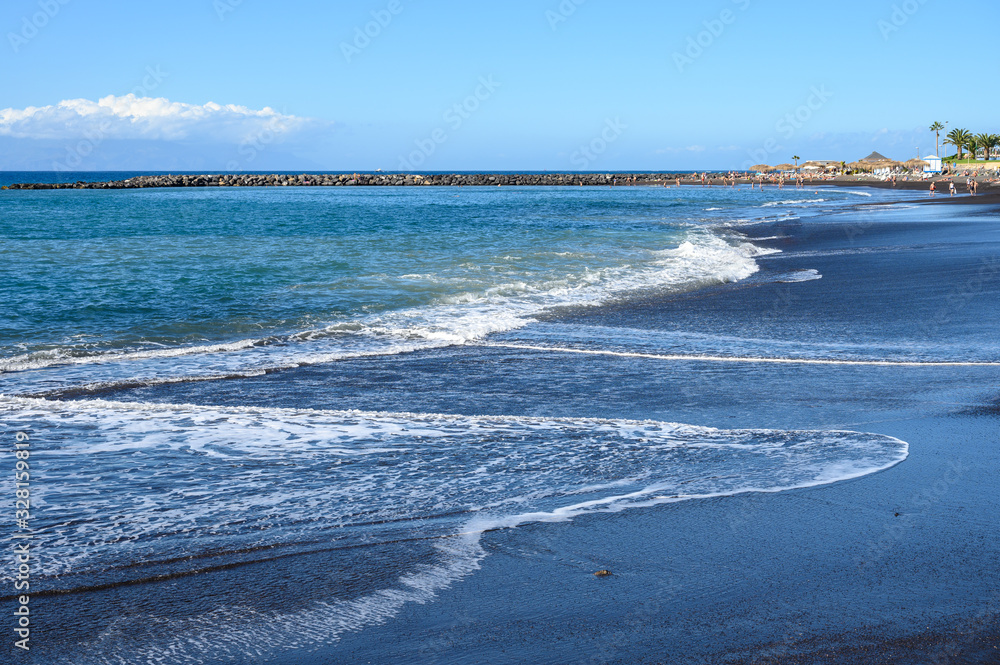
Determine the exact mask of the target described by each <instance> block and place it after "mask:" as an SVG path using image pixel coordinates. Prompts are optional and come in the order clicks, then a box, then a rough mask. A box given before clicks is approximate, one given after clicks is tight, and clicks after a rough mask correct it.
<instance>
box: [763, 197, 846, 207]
mask: <svg viewBox="0 0 1000 665" xmlns="http://www.w3.org/2000/svg"><path fill="white" fill-rule="evenodd" d="M829 200H830V199H792V200H790V201H771V202H770V203H765V204H763V205H762V206H761V207H762V208H775V207H777V206H793V205H802V204H803V203H825V202H826V201H829Z"/></svg>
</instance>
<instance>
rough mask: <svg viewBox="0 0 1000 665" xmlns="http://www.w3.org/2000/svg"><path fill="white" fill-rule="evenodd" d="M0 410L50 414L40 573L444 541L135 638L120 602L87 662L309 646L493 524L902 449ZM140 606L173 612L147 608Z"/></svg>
mask: <svg viewBox="0 0 1000 665" xmlns="http://www.w3.org/2000/svg"><path fill="white" fill-rule="evenodd" d="M0 414H2V416H3V418H4V421H5V422H6V423H8V424H9V425H10V426H13V427H21V426H24V425H25V424H29V423H30V424H31V426H32V427H34V428H37V429H41V430H44V431H45V432H47V436H46V439H45V444H44V445H38V446H37V447H36V448H35V449H34V450H33V454H32V461H33V465H34V466H33V468H36V469H38V472H39V473H40V474H41V475H42V476H43V477H45V478H46V482H45V483H43V484H40V485H39V488H38V500H39V503H38V506H37V508H36V513H37V514H36V515H35V517H34V523H35V525H36V539H37V540H36V545H37V548H38V551H40V552H45V553H46V556H45V558H44V559H43V560H41V561H40V562H39V569H38V573H39V574H42V575H52V574H58V573H70V572H74V571H79V570H84V569H86V570H99V569H102V568H105V567H107V566H118V565H125V564H129V563H131V562H134V561H147V560H151V559H152V560H155V559H164V558H169V557H171V556H176V555H179V554H180V555H183V554H184V553H185V552H186V551H187V550H186V548H187V547H189V546H190V544H191V543H199V545H200V547H206V546H211V547H213V548H215V549H222V550H225V549H229V548H233V547H238V546H240V545H241V544H242V543H244V542H245V540H243V539H244V538H245V537H246V536H247V534H248V533H251V532H252V533H253V544H254V545H255V546H260V545H262V544H267V543H268V542H296V541H298V540H302V539H312V540H322V541H325V542H326V541H329V542H340V543H343V544H347V545H350V544H353V543H355V540H354V539H359V540H357V543H358V544H361V543H366V544H371V543H378V542H385V543H388V542H390V541H392V540H393V539H394V538H396V537H398V536H400V535H407V534H408V535H409V536H410V537H421V538H426V539H430V540H429V541H428V542H430V543H432V544H433V545H434V548H435V550H436V551H437V555H436V559H435V561H434V562H433V563H425V564H419V565H417V566H416V567H412V568H410V569H408V570H405V571H403V572H401V573H399V575H398V576H397V577H396V579H395V580H388V581H386V582H384V583H383V586H380V587H379V588H372V589H370V590H369V591H368V592H366V593H364V594H363V595H362V596H360V597H358V598H354V599H351V600H343V601H338V600H329V601H326V602H319V603H314V604H312V605H310V606H308V607H305V608H303V609H299V610H294V611H289V612H285V613H277V614H274V613H269V614H264V613H261V612H259V611H257V610H254V609H251V608H241V607H232V606H227V607H220V608H218V609H215V610H209V611H205V612H204V613H201V614H198V615H195V616H192V617H189V618H178V617H176V616H175V617H171V618H170V619H169V622H170V623H169V626H165V627H164V630H160V631H158V635H159V637H158V638H156V639H154V640H151V641H149V640H147V641H136V640H133V639H132V637H131V632H132V631H131V630H130V626H131V625H132V624H130V622H135V621H139V620H140V619H136V618H128V617H121V618H120V619H119V620H118V622H117V623H115V624H113V625H112V626H111V627H110V628H109V629H108V630H107V631H106V632H105V633H104V634H103V635H98V636H96V637H95V639H94V640H93V641H92V642H91V643H89V644H88V645H87V646H86V647H85V648H84V650H83V651H81V652H80V653H75V654H74V655H73V657H72V662H74V663H84V664H86V663H126V662H137V661H139V662H153V661H169V662H177V663H198V662H202V660H203V659H204V658H205V655H204V654H206V653H209V652H210V653H211V654H212V658H213V659H214V660H220V659H231V660H236V659H239V658H242V657H245V656H246V654H248V653H252V654H257V655H264V654H266V653H267V652H269V651H270V650H272V649H282V650H287V649H295V648H315V647H317V646H319V645H322V644H328V643H330V642H332V641H335V640H337V639H338V638H339V637H340V636H341V635H343V634H344V633H345V632H347V631H356V630H361V629H363V628H364V627H366V626H371V625H377V624H380V623H384V622H385V621H388V620H389V619H391V618H392V617H393V616H395V615H396V614H397V613H398V612H399V611H400V609H401V608H402V607H403V606H404V605H406V604H408V603H426V602H430V601H432V600H433V599H434V598H435V597H436V595H437V594H439V593H440V592H441V591H442V590H443V589H446V588H448V587H449V586H450V585H452V584H454V583H456V582H457V581H459V580H461V579H462V578H463V577H465V576H467V575H469V574H470V573H472V572H474V571H475V570H476V569H477V568H478V567H479V565H480V562H481V560H482V558H483V557H484V556H485V551H484V550H483V549H482V547H481V546H480V542H479V541H480V537H481V534H483V533H484V532H486V531H489V530H493V529H497V528H513V527H516V526H518V525H521V524H525V523H529V522H552V521H565V520H570V519H573V518H574V517H576V516H579V515H583V514H587V513H593V512H618V511H622V510H626V509H635V508H642V507H648V506H654V505H661V504H666V503H670V502H676V501H684V500H694V499H700V498H706V497H718V496H729V495H734V494H740V493H745V492H780V491H785V490H789V489H796V488H805V487H812V486H817V485H822V484H828V483H832V482H837V481H841V480H846V479H850V478H857V477H860V476H864V475H867V474H870V473H875V472H878V471H881V470H885V469H888V468H890V467H892V466H894V465H896V464H898V463H900V462H901V461H903V460H904V459H905V458H906V456H907V453H908V446H907V444H906V443H905V442H903V441H900V440H898V439H894V438H892V437H887V436H882V435H875V434H860V433H855V432H795V431H774V430H718V429H713V428H706V427H696V426H691V425H683V424H677V423H665V422H657V421H628V420H601V419H588V418H531V417H506V416H482V417H476V416H464V415H443V414H411V413H373V412H360V411H318V410H305V409H275V408H250V407H232V408H221V407H206V406H197V405H185V404H176V405H164V404H135V403H121V402H108V401H99V400H95V401H87V402H51V401H46V400H39V399H28V398H0ZM102 475H107V476H108V481H107V482H101V478H100V477H101V476H102ZM95 478H96V480H95ZM150 488H153V490H152V491H151V489H150ZM33 498H34V497H33ZM444 515H450V516H451V517H447V518H445V517H443V516H444ZM359 518H360V519H362V520H363V524H361V523H357V522H358V520H359ZM353 523H357V524H353ZM352 524H353V525H352ZM365 525H367V526H365ZM345 527H351V528H345ZM397 547H404V545H398V546H397ZM154 615H155V612H154ZM151 620H152V621H164V620H167V619H165V618H164V617H157V616H148V615H147V614H144V615H143V617H142V619H141V621H151ZM209 647H210V648H209ZM67 662H68V661H67Z"/></svg>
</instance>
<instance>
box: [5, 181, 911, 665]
mask: <svg viewBox="0 0 1000 665" xmlns="http://www.w3.org/2000/svg"><path fill="white" fill-rule="evenodd" d="M22 179H23V178H22ZM892 196H893V195H892V194H891V193H881V192H874V193H869V192H854V191H849V190H822V191H803V190H795V189H794V188H790V189H786V190H784V191H779V190H777V189H776V188H772V189H771V190H770V191H765V192H764V193H761V192H759V191H750V190H748V189H727V188H719V187H715V188H682V189H676V188H625V187H622V188H614V189H612V188H461V189H453V188H421V189H416V188H400V189H395V188H371V189H361V188H358V189H353V188H335V189H334V188H330V189H323V188H301V189H300V188H276V189H267V188H261V189H149V190H131V191H89V190H67V191H4V192H0V243H2V247H3V253H4V256H5V261H4V262H3V263H2V264H0V284H3V285H4V286H3V298H2V299H0V393H2V396H0V418H2V421H3V423H4V428H5V431H14V430H25V431H29V432H30V433H31V436H32V440H33V441H34V442H35V443H34V446H35V448H34V449H33V451H34V452H33V455H34V457H33V458H32V459H33V464H36V465H37V467H36V468H37V469H38V472H39V478H42V479H43V480H39V481H38V483H37V486H36V487H35V488H34V490H33V492H34V494H33V500H34V502H35V504H34V505H35V513H34V515H33V521H32V528H33V529H34V532H35V538H36V541H35V542H36V543H37V547H38V551H39V552H41V553H42V554H41V555H40V559H39V562H38V569H37V573H38V576H37V578H36V579H37V582H36V584H38V585H39V588H40V589H42V590H45V591H59V592H60V595H59V596H58V598H61V599H62V600H58V601H56V600H52V601H51V602H53V603H56V602H58V603H59V605H58V612H57V613H54V614H50V616H52V617H54V616H59V617H61V618H60V619H59V620H58V622H59V625H56V624H50V625H49V628H50V629H51V631H50V633H51V634H53V635H55V634H58V635H59V637H53V638H52V639H50V640H48V641H47V642H46V646H45V647H44V649H46V651H43V654H42V655H41V656H39V657H38V658H39V659H40V660H38V662H79V663H84V662H116V663H127V662H153V661H156V660H158V659H162V658H164V657H167V656H169V659H170V660H171V662H232V661H234V660H238V659H240V658H246V657H247V654H260V653H270V654H272V655H273V654H278V656H275V658H277V659H278V660H279V661H280V659H281V658H280V654H282V653H285V652H286V651H288V653H290V654H291V653H294V649H297V648H313V647H316V646H317V645H329V644H331V643H333V642H335V641H336V640H337V639H338V636H339V635H341V634H342V633H343V632H344V631H348V630H350V631H360V630H378V626H379V625H381V624H383V623H384V622H386V621H388V620H390V619H391V617H392V616H394V614H395V613H396V612H398V611H399V608H400V607H402V606H404V605H406V604H407V603H411V602H418V603H426V602H430V601H432V600H433V598H434V597H435V595H436V594H437V593H439V592H440V591H441V590H443V589H445V588H447V587H448V586H449V585H451V584H453V583H454V582H456V581H457V580H460V579H462V578H463V577H464V576H467V575H471V574H474V571H475V570H476V568H477V567H478V565H479V562H480V561H481V560H482V558H483V557H484V556H485V553H484V552H483V550H482V549H481V548H480V546H479V540H478V538H479V534H481V533H483V532H484V531H486V530H489V529H494V528H513V527H515V526H517V525H519V524H525V523H532V522H549V521H558V520H565V519H572V518H573V517H574V516H576V515H579V514H583V513H586V512H591V511H595V510H601V511H620V510H624V509H626V508H633V509H634V508H639V507H642V506H648V505H653V504H657V503H663V502H671V501H679V500H691V499H697V498H699V497H709V496H715V495H720V494H733V493H740V492H747V491H780V490H784V489H789V488H798V487H808V486H812V485H816V484H823V483H829V482H836V481H839V480H844V479H847V478H853V477H858V476H861V475H865V474H868V473H872V472H874V471H878V470H880V469H884V468H888V467H889V466H892V465H894V464H897V463H898V462H900V461H901V460H902V459H904V458H905V456H906V444H905V443H903V442H901V441H898V440H895V439H892V438H891V437H884V436H876V435H868V434H858V433H850V432H790V431H789V432H775V431H758V430H740V431H726V430H715V429H710V428H705V427H701V426H700V424H698V423H690V424H678V423H663V422H655V421H649V420H627V419H624V418H622V419H606V418H605V419H600V418H588V417H585V415H581V414H579V413H574V414H566V415H565V416H555V417H551V418H540V417H533V416H526V415H524V414H519V413H510V414H503V415H492V416H480V415H476V414H478V413H492V411H493V409H492V406H493V405H492V403H491V401H490V397H489V396H488V394H487V391H485V390H484V392H483V393H482V394H481V395H480V394H474V395H471V396H467V397H468V398H469V399H471V401H472V403H473V404H474V405H476V404H477V402H476V400H479V402H478V406H474V408H473V409H472V413H469V409H465V410H463V412H461V413H458V412H456V413H428V412H427V411H426V410H425V409H423V408H422V404H424V401H423V400H422V399H421V398H420V396H419V395H418V394H416V392H415V393H414V395H413V399H412V400H411V401H408V402H407V403H406V405H405V408H404V410H403V411H400V412H394V413H378V412H358V411H354V410H353V409H355V408H356V405H355V404H352V403H350V402H349V401H344V402H342V403H340V404H339V408H338V409H337V410H309V409H295V408H288V406H287V405H285V406H284V407H283V408H268V407H262V406H260V405H259V402H260V399H261V396H260V395H258V394H256V393H255V392H254V391H256V390H257V388H255V387H251V385H250V384H249V383H247V384H243V383H241V381H243V380H246V379H250V378H253V377H259V376H261V375H262V374H263V373H265V372H267V373H270V374H272V375H273V376H275V377H277V379H278V380H279V381H280V380H281V377H282V376H284V375H283V374H282V372H283V371H286V370H289V369H291V368H296V367H300V366H303V365H313V366H316V367H319V368H322V369H323V370H324V371H329V372H330V373H331V374H335V373H336V372H337V371H338V367H339V366H338V362H339V361H342V360H345V359H350V358H379V359H382V360H384V361H385V362H386V363H389V364H388V365H387V366H386V369H384V370H383V371H404V370H403V369H402V368H400V369H397V370H393V369H392V367H393V366H392V362H393V359H400V358H404V357H406V358H409V357H413V356H414V355H419V354H427V353H433V352H434V351H435V350H441V349H444V348H447V347H453V346H456V345H461V346H463V347H468V348H472V349H478V348H480V347H482V362H484V363H485V362H494V361H493V360H492V358H491V356H490V355H489V345H490V344H491V340H492V339H493V338H494V337H495V336H496V335H498V334H504V333H509V332H510V331H515V330H520V329H523V328H528V327H530V326H531V325H532V324H533V323H534V322H536V321H538V320H539V319H542V318H544V319H552V318H553V317H554V318H556V319H558V317H559V316H561V315H563V314H565V313H572V312H578V311H580V309H581V308H587V307H591V306H595V305H602V304H611V303H623V304H625V305H628V304H629V303H632V302H634V301H636V300H637V299H641V298H645V297H649V296H650V295H663V294H670V293H679V292H690V291H695V290H697V289H701V288H705V287H710V286H713V285H718V284H721V283H726V282H734V281H739V280H744V279H747V278H750V277H752V276H753V275H755V273H757V271H758V269H759V264H758V259H759V258H760V257H761V256H764V255H766V254H767V253H768V252H773V251H774V250H763V249H762V248H760V247H758V246H756V245H754V244H753V243H752V242H750V241H749V240H748V239H747V237H746V236H745V235H744V234H743V233H742V232H741V229H745V228H746V227H747V226H753V225H755V224H759V223H763V222H767V221H774V220H776V219H780V220H785V221H788V222H789V223H793V222H795V221H796V220H800V219H803V218H805V217H808V216H810V215H817V214H820V213H824V212H826V213H831V212H833V213H835V212H836V211H838V210H847V209H849V207H850V206H853V205H855V204H857V203H859V202H870V201H874V200H878V199H881V198H892ZM821 278H822V275H819V274H812V273H808V271H806V272H805V273H802V274H798V273H797V274H795V275H791V276H787V280H788V281H789V282H790V283H794V282H795V281H800V280H812V279H821ZM552 330H558V328H557V327H556V328H552ZM705 332H706V333H710V332H711V331H705ZM574 335H576V336H574ZM609 335H612V337H610V338H607V339H602V340H600V342H601V344H602V345H604V346H605V347H610V348H615V349H623V350H628V349H629V348H632V347H634V346H635V340H634V339H633V338H631V337H627V336H624V333H622V335H623V336H621V337H620V338H614V337H613V335H614V333H609ZM548 341H552V340H548ZM594 341H596V340H588V339H582V338H580V337H579V336H578V334H577V333H576V332H574V333H572V334H570V333H567V335H566V338H565V339H564V340H563V343H564V344H565V345H572V346H574V347H576V348H580V349H586V348H587V346H588V344H589V343H592V342H594ZM717 342H718V343H723V344H725V339H722V341H721V342H719V341H718V340H717ZM745 342H746V341H745V340H742V341H741V340H733V344H734V346H733V349H737V348H738V349H740V351H741V352H742V351H743V346H741V345H745ZM733 349H726V348H722V349H716V352H718V353H726V352H727V351H731V350H733ZM448 371H449V368H448V366H447V364H446V363H443V364H440V365H439V366H437V369H436V373H438V374H439V375H444V376H446V375H447V373H448ZM223 378H225V379H226V380H225V381H224V382H221V383H219V384H215V383H213V382H211V381H212V380H217V379H223ZM196 381H197V382H206V381H209V382H208V383H207V384H206V385H208V386H213V385H220V386H221V385H222V384H223V383H224V384H225V386H226V387H227V389H231V388H232V387H233V386H241V385H246V386H247V387H246V391H247V393H246V404H247V406H246V407H244V406H243V405H236V406H233V405H232V404H231V400H229V402H228V403H227V404H226V405H213V404H211V403H210V404H201V405H197V406H196V405H192V404H180V403H170V402H163V401H162V400H161V401H157V402H156V403H141V402H137V401H135V400H130V401H128V402H124V401H115V399H114V398H112V399H110V400H107V401H106V400H104V399H103V398H104V397H107V396H108V395H109V394H111V392H110V391H116V390H121V389H123V388H127V387H155V386H158V385H159V386H162V385H187V384H190V383H192V382H196ZM287 381H288V386H287V387H288V388H289V390H294V389H296V386H295V381H296V379H294V378H292V377H291V375H289V378H288V379H287ZM357 381H358V382H361V383H365V384H366V385H369V386H370V387H371V388H372V389H375V390H377V388H378V379H377V377H369V376H359V377H358V378H357ZM516 381H521V382H524V385H532V386H537V385H539V384H544V383H545V381H546V377H545V375H544V374H543V373H539V374H535V375H532V376H520V377H517V378H516V379H515V382H516ZM318 389H320V390H321V389H322V388H318ZM573 389H574V390H577V391H580V392H581V393H584V394H585V393H586V392H587V391H588V389H589V387H588V385H587V382H586V377H582V378H581V380H580V383H579V385H576V386H574V387H573ZM210 391H211V388H209V392H210ZM66 396H72V397H74V398H77V399H76V401H59V400H57V399H52V398H58V397H66ZM40 397H47V398H50V399H40ZM469 399H467V400H466V401H467V402H468V401H469ZM251 405H252V406H251ZM8 438H9V437H8ZM5 519H8V518H7V517H0V525H2V527H3V528H4V529H5V530H7V531H8V532H12V531H13V530H14V529H15V524H14V523H13V522H10V521H7V522H3V520H5ZM275 552H280V554H281V561H282V563H281V564H280V565H281V566H285V567H284V568H283V569H282V571H281V574H280V575H276V574H275V573H274V570H273V568H271V566H274V565H277V564H274V563H273V561H275V560H277V559H276V558H275ZM360 552H367V553H368V554H366V555H365V556H366V557H367V558H366V560H365V561H366V564H365V565H368V566H371V565H375V567H376V568H377V570H378V573H377V574H375V573H372V575H371V576H370V577H364V576H362V578H359V579H357V580H354V581H353V582H352V583H351V584H348V585H343V584H339V583H338V582H337V580H336V579H327V578H323V579H322V580H317V579H314V576H315V575H316V574H317V573H316V569H315V568H314V567H313V566H312V565H311V564H310V565H308V566H307V565H306V564H304V563H303V564H302V565H301V566H297V565H296V563H295V562H296V561H305V560H306V558H307V557H315V556H325V557H334V559H335V561H339V559H336V557H354V556H360V554H358V553H360ZM296 557H301V558H296ZM373 562H374V563H373ZM328 563H329V562H328ZM376 564H377V565H376ZM330 565H340V564H338V563H332V564H330ZM229 570H238V571H239V572H238V574H233V575H230V574H229V573H227V572H225V571H229ZM220 575H222V576H223V578H224V579H220V577H219V576H220ZM166 579H169V580H175V581H174V582H170V583H165V582H164V581H163V580H166ZM176 580H180V581H176ZM203 583H204V584H210V585H211V586H212V587H213V588H214V589H215V593H213V594H210V595H203V596H199V598H198V600H196V601H194V602H193V604H192V601H191V597H190V594H189V589H188V587H187V586H185V585H189V584H194V585H196V586H197V585H199V584H203ZM108 588H111V589H125V590H126V591H122V592H121V593H120V594H119V592H117V591H116V592H115V593H116V594H119V595H115V596H114V598H112V599H110V600H108V602H110V603H112V605H113V608H112V609H110V610H108V611H107V612H101V613H94V612H92V611H90V610H89V609H88V608H89V607H90V604H91V601H92V600H93V596H92V594H94V593H98V592H99V591H98V590H99V589H108ZM128 589H137V591H135V594H136V595H130V594H131V593H132V592H130V591H127V590H128ZM181 589H188V590H185V591H181ZM147 597H153V598H155V599H156V603H154V606H153V607H152V608H151V607H149V606H148V605H147V604H146V603H145V602H139V601H138V599H140V598H147ZM150 617H153V618H154V619H155V620H153V621H151V620H150ZM112 624H113V628H112ZM70 625H72V626H73V628H69V627H68V626H70ZM288 625H292V626H295V627H296V631H297V632H289V631H287V630H285V628H283V626H288ZM57 629H58V630H57ZM95 635H96V636H99V637H96V638H95V637H94V636H95ZM262 635H267V637H266V638H265V637H262ZM288 658H289V659H291V660H289V661H288V662H294V657H293V656H292V655H289V656H288Z"/></svg>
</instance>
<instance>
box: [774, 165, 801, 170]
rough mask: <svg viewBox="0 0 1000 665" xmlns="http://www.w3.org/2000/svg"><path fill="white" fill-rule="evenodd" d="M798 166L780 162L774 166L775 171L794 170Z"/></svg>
mask: <svg viewBox="0 0 1000 665" xmlns="http://www.w3.org/2000/svg"><path fill="white" fill-rule="evenodd" d="M795 169H796V166H795V165H794V164H778V165H777V166H775V167H774V170H775V171H794V170H795Z"/></svg>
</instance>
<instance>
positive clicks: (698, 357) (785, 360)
mask: <svg viewBox="0 0 1000 665" xmlns="http://www.w3.org/2000/svg"><path fill="white" fill-rule="evenodd" d="M486 346H490V347H494V348H499V349H519V350H522V351H542V352H548V353H575V354H580V355H592V356H612V357H617V358H645V359H647V360H684V361H693V362H710V363H761V364H773V365H857V366H862V367H1000V362H992V361H975V360H970V361H966V360H854V359H838V358H792V357H767V356H735V355H734V356H723V355H711V354H698V353H692V354H681V353H641V352H636V351H613V350H607V349H574V348H570V347H559V346H542V345H538V344H513V343H506V342H491V343H489V344H487V345H486Z"/></svg>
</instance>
